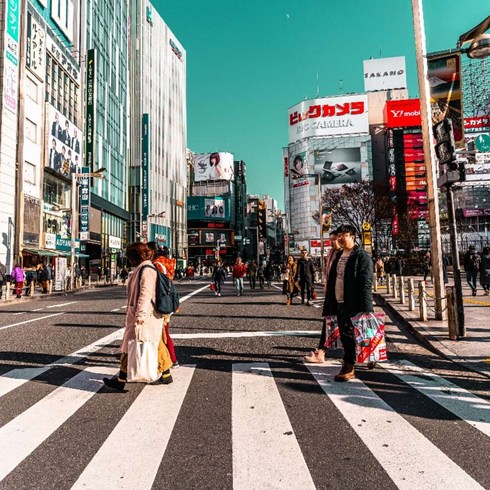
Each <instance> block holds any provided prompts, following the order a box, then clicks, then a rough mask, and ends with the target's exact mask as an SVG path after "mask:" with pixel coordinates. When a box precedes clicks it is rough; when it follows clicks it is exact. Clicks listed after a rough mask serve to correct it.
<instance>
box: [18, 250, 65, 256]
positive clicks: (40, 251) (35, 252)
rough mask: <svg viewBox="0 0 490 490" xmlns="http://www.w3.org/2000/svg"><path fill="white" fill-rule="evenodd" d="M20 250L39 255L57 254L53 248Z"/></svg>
mask: <svg viewBox="0 0 490 490" xmlns="http://www.w3.org/2000/svg"><path fill="white" fill-rule="evenodd" d="M22 252H26V253H29V254H33V255H40V256H41V257H55V256H57V255H58V254H57V253H56V252H55V251H54V250H43V249H42V248H24V249H22Z"/></svg>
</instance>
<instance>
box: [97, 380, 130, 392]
mask: <svg viewBox="0 0 490 490" xmlns="http://www.w3.org/2000/svg"><path fill="white" fill-rule="evenodd" d="M102 381H103V382H104V384H105V385H106V386H107V387H108V388H111V389H113V390H116V391H124V386H125V385H126V383H125V382H124V381H120V380H119V378H118V377H117V376H113V377H112V378H102Z"/></svg>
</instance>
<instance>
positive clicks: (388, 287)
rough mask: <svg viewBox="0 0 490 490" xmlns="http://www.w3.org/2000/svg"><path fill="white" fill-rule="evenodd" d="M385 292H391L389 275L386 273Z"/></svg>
mask: <svg viewBox="0 0 490 490" xmlns="http://www.w3.org/2000/svg"><path fill="white" fill-rule="evenodd" d="M386 294H391V276H390V275H389V274H386Z"/></svg>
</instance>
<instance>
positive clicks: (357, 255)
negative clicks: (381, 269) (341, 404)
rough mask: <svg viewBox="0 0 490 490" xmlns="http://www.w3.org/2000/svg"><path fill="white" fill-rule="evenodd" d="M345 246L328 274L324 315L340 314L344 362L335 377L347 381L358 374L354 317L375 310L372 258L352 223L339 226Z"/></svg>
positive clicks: (340, 238)
mask: <svg viewBox="0 0 490 490" xmlns="http://www.w3.org/2000/svg"><path fill="white" fill-rule="evenodd" d="M337 239H338V241H339V245H340V246H341V247H342V249H343V250H342V252H339V253H338V254H337V256H336V257H335V259H334V261H333V263H332V267H331V269H330V274H329V277H328V284H327V291H326V297H325V302H324V304H323V316H329V315H337V321H338V324H339V331H340V340H341V342H342V346H343V347H344V358H343V365H342V369H341V370H340V372H339V373H338V374H337V375H336V376H335V378H334V380H335V381H348V380H349V379H352V378H354V377H355V373H354V364H355V362H356V340H355V334H354V325H353V324H352V320H351V318H352V317H354V316H356V315H357V314H359V313H369V312H372V311H374V310H373V295H372V291H371V286H372V282H373V261H372V260H371V257H369V255H368V254H367V253H366V252H365V251H364V250H362V249H361V248H359V246H357V245H356V243H355V239H356V230H355V228H354V227H353V226H351V225H344V226H341V227H340V228H339V229H338V230H337Z"/></svg>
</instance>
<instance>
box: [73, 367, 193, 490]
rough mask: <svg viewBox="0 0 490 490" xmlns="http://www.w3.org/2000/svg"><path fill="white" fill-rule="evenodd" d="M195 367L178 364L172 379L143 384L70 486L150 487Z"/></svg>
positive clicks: (86, 487) (93, 487) (81, 487)
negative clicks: (153, 383) (144, 385)
mask: <svg viewBox="0 0 490 490" xmlns="http://www.w3.org/2000/svg"><path fill="white" fill-rule="evenodd" d="M194 370H195V366H181V367H180V369H179V370H178V372H175V373H172V375H173V376H174V377H175V378H176V379H175V381H176V382H175V383H173V384H171V385H168V386H146V387H145V388H143V390H142V392H141V393H140V394H139V396H138V398H136V400H135V401H134V402H133V404H132V405H131V406H130V408H129V409H128V411H127V412H126V413H125V415H124V416H123V418H122V419H121V420H120V421H119V423H118V424H117V425H116V427H115V428H114V430H113V431H112V433H111V434H110V436H109V437H108V438H107V439H106V441H105V442H104V444H103V445H102V446H101V448H100V449H99V451H98V452H97V453H96V455H95V456H94V458H93V459H92V461H91V462H90V463H89V464H88V466H87V467H86V468H85V470H84V471H83V473H82V474H81V475H80V477H79V478H78V480H77V481H76V482H75V484H74V485H73V487H72V490H73V489H94V490H99V489H100V488H119V489H125V488H127V489H134V488H139V489H151V488H152V485H153V482H154V480H155V477H156V474H157V472H158V468H159V466H160V463H161V461H162V458H163V454H164V453H165V449H166V447H167V444H168V441H169V439H170V436H171V434H172V430H173V428H174V425H175V422H176V420H177V417H178V415H179V412H180V409H181V407H182V403H183V401H184V398H185V395H186V393H187V389H188V388H189V385H190V382H191V380H192V376H193V374H194ZM128 448H131V450H130V451H128Z"/></svg>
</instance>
